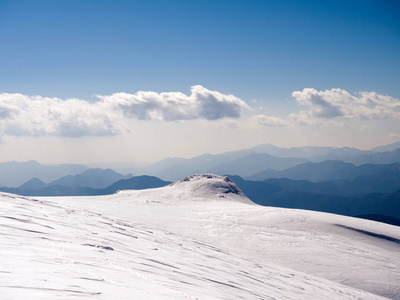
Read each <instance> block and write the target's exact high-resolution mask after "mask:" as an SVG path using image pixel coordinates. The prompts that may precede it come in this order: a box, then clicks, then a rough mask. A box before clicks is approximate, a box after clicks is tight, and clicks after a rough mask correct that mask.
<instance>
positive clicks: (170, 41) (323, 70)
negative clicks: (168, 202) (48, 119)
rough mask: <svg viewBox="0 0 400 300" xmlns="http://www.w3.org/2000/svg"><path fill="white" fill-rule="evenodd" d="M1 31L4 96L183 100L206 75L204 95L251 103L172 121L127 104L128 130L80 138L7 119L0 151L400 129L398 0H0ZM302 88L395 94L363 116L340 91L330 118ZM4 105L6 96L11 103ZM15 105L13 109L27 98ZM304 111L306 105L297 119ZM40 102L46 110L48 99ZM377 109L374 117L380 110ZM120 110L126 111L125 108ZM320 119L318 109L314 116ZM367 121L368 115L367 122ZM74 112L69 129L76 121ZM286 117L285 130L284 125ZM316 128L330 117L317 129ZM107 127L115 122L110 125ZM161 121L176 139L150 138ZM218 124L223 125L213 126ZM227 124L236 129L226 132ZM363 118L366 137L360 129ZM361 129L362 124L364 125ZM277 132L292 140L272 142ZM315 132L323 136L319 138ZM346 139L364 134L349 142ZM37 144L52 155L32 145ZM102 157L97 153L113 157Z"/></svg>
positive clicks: (379, 136) (383, 138)
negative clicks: (130, 110) (172, 95)
mask: <svg viewBox="0 0 400 300" xmlns="http://www.w3.org/2000/svg"><path fill="white" fill-rule="evenodd" d="M0 40H1V47H0V70H1V72H0V93H7V94H23V95H25V96H27V97H32V96H35V95H39V96H41V97H44V98H46V97H47V98H57V99H60V100H62V101H64V100H68V99H70V98H78V99H81V100H84V101H87V102H90V103H94V102H98V101H99V98H98V97H96V96H95V95H101V96H110V95H113V94H115V93H122V92H124V93H126V94H135V93H137V92H138V91H153V92H156V93H162V92H180V93H183V94H185V95H188V96H190V95H191V87H192V86H197V85H201V86H203V87H204V88H206V89H207V90H209V91H215V92H219V93H221V94H223V95H234V96H235V97H236V98H238V99H240V100H241V101H243V102H244V103H245V104H247V105H248V106H249V107H248V108H244V106H241V104H240V105H239V106H238V107H240V110H241V113H240V116H238V115H230V114H229V113H226V114H225V113H223V114H222V115H221V118H219V119H218V120H215V119H213V120H211V117H210V115H205V114H201V113H196V114H193V112H190V113H189V114H186V113H185V116H184V117H181V118H176V117H171V115H168V116H167V115H166V112H165V111H163V112H162V113H161V114H160V112H159V111H154V113H156V114H158V115H157V118H158V119H157V120H156V121H154V120H153V119H155V117H154V115H152V116H150V115H147V113H146V114H145V115H146V117H145V118H144V119H143V118H142V119H140V117H138V116H139V115H138V114H137V113H134V114H133V115H134V117H133V118H130V119H129V120H127V121H126V122H125V123H124V124H123V125H124V126H125V127H127V128H128V129H129V130H127V131H124V132H125V133H122V131H120V130H119V129H118V130H119V131H118V130H117V131H118V132H117V131H113V132H108V133H107V134H102V133H101V132H106V130H105V131H101V132H100V133H99V131H96V133H95V134H93V132H92V133H91V134H80V133H79V132H80V131H79V130H80V128H78V129H76V128H75V127H74V128H75V129H74V132H78V133H77V134H63V132H65V130H64V131H62V130H58V131H57V130H55V131H54V130H53V131H51V130H50V129H46V130H42V131H40V130H38V129H37V128H36V129H35V128H33V129H32V128H29V130H28V129H27V126H28V127H29V126H33V125H32V124H30V125H29V124H28V125H26V124H25V125H26V126H25V125H24V126H25V127H24V130H21V129H20V128H19V129H18V130H17V129H15V127H16V125H15V124H14V123H13V124H10V123H9V122H8V123H7V122H3V123H2V125H1V126H2V127H1V128H2V132H3V141H2V145H0V151H1V148H3V154H7V153H11V152H12V151H11V150H12V149H13V147H16V145H19V144H20V143H22V139H23V142H24V143H32V145H35V144H37V143H39V144H43V143H45V144H46V143H48V147H50V148H51V147H53V148H57V147H59V148H60V149H68V147H67V146H66V145H65V144H71V140H72V143H73V144H76V145H75V148H80V150H81V151H83V150H84V149H86V148H84V147H93V148H97V146H96V145H97V144H96V143H100V142H99V141H100V140H101V144H104V143H110V148H111V149H112V148H113V147H112V146H111V145H112V144H113V143H119V142H121V141H120V140H118V139H119V138H121V139H122V138H124V137H125V139H127V140H129V138H128V135H127V132H130V134H132V132H133V133H134V132H135V131H140V132H142V133H143V136H141V135H140V134H139V135H137V136H135V139H136V140H138V141H139V140H141V141H142V143H143V145H147V146H143V147H144V149H149V148H150V147H155V148H157V147H158V148H159V147H164V148H165V151H164V152H163V153H161V152H160V151H159V152H156V151H151V152H152V154H151V155H150V154H149V157H146V155H141V154H139V152H137V153H136V155H135V158H139V159H145V160H155V159H159V158H162V157H163V156H174V155H179V156H191V155H196V154H201V152H202V151H204V152H221V151H226V150H230V149H237V148H240V147H241V146H244V147H247V146H252V145H256V144H260V143H266V142H271V143H275V144H281V145H284V146H291V145H301V144H304V145H305V144H312V143H314V144H321V145H328V144H329V145H332V146H345V145H348V146H358V147H361V148H366V147H370V146H374V145H376V144H381V143H386V142H392V141H394V140H396V139H399V138H400V132H399V131H398V129H397V131H396V126H397V125H399V119H398V116H397V114H390V112H389V111H388V110H390V109H391V110H393V111H394V112H395V113H397V112H398V111H399V107H398V106H397V104H396V103H397V102H396V101H398V99H399V98H400V84H399V82H400V4H399V2H398V1H328V0H327V1H1V0H0ZM305 88H312V89H314V90H315V92H313V93H311V94H313V95H314V94H315V95H317V96H316V97H320V98H321V99H323V101H325V102H327V103H328V104H327V105H328V106H332V105H333V106H335V105H337V103H338V102H337V101H339V100H337V98H335V97H342V96H343V93H342V94H341V95H342V96H338V95H339V94H340V93H334V92H332V93H326V94H321V93H322V92H323V91H328V90H331V89H341V90H344V91H346V92H348V93H349V94H351V95H352V96H353V97H356V98H354V99H355V100H354V99H353V98H352V99H353V100H354V101H358V100H357V99H361V100H359V102H360V103H361V102H363V101H364V102H365V101H366V100H365V99H366V98H365V97H364V96H360V95H359V94H356V93H358V92H375V93H376V94H377V95H378V96H379V95H381V96H382V97H383V96H388V97H391V98H390V100H387V101H386V100H385V101H386V102H385V103H386V104H387V103H388V101H389V102H390V103H392V104H390V105H386V104H385V105H386V106H385V108H382V105H381V104H382V101H383V100H382V101H381V100H376V101H375V100H374V101H375V102H374V103H375V104H374V106H373V107H372V108H374V109H375V108H376V110H375V112H368V116H367V115H366V114H365V113H361V110H360V109H357V108H355V107H353V106H351V103H350V102H349V101H350V100H349V97H348V96H346V97H347V98H346V97H345V98H346V99H347V100H343V99H344V98H343V99H342V98H341V99H342V100H340V101H339V102H340V111H341V113H340V115H326V114H325V113H326V110H324V111H323V113H324V114H323V113H322V112H321V110H323V109H325V108H326V105H325V106H324V108H322V106H320V107H315V105H316V104H315V102H312V101H311V102H310V101H308V102H307V101H305V100H304V101H303V102H301V101H302V100H301V99H300V98H301V97H300V96H298V97H297V98H296V97H293V96H292V93H293V92H295V91H303V90H304V89H305ZM311 94H310V93H308V95H311ZM315 95H314V96H315ZM332 95H334V96H332ZM357 95H358V96H357ZM314 96H313V97H314ZM310 97H311V96H310ZM343 97H344V96H343ZM363 97H364V98H363ZM368 97H369V96H368ZM368 97H367V98H368ZM114 98H115V97H114ZM114 98H113V99H114ZM378 98H379V97H378ZM378 98H377V99H378ZM7 99H8V98H7ZM27 99H28V98H27ZM107 99H108V98H107ZM146 99H147V100H145V101H148V98H146ZM224 99H225V98H224ZM310 99H311V98H310ZM363 99H364V100H363ZM382 99H383V98H382ZM393 99H394V100H393ZM225 100H226V99H225ZM225 100H223V101H225ZM353 100H351V101H353ZM4 101H5V100H4ZM7 101H8V102H7V103H8V104H7V103H6V102H4V103H6V104H4V105H3V106H7V105H9V103H11V102H10V101H14V100H7ZM15 101H17V100H15ZM21 101H22V100H21ZM24 101H28V102H29V101H32V99H31V98H29V99H28V100H26V99H25V100H24ZM113 101H114V100H113ZM115 101H117V100H115ZM118 101H120V100H118ZM135 101H136V100H135ZM182 101H186V100H182ZM226 101H228V102H226V103H231V102H229V101H230V100H226ZM332 101H333V102H332ZM325 102H324V103H325ZM29 103H30V102H29ZM157 103H158V102H157ZM168 103H169V104H168ZM168 103H167V105H170V102H168ZM196 103H197V102H196ZM393 103H394V104H393ZM236 104H237V103H236ZM378 104H379V105H378ZM163 105H164V104H163ZM317 105H319V104H317ZM350 106H351V107H350ZM377 106H379V107H377ZM10 107H11V106H10ZM10 107H9V106H7V110H5V111H6V113H5V115H7V116H10V114H9V113H8V112H9V111H15V108H10ZM18 107H19V108H18V109H17V110H18V111H19V110H20V109H22V108H21V107H25V106H24V105H22V106H21V105H20V106H18ZM46 107H47V106H46ZM52 107H53V106H52ZM113 107H114V106H113ZM163 107H164V106H163ZM185 107H186V106H185ZM335 107H336V106H335ZM231 108H232V106H229V109H231ZM236 108H237V107H234V108H233V109H236ZM304 108H306V111H305V112H304V113H303V114H302V115H301V117H300V111H301V110H302V109H304ZM369 108H371V107H369ZM43 109H47V108H45V107H44V106H43ZM88 109H89V108H88ZM90 109H92V108H90ZM96 109H97V108H96ZM385 109H386V110H385ZM383 110H385V113H384V114H382V111H383ZM332 111H333V110H329V112H332ZM356 111H357V112H356ZM377 111H379V112H380V113H381V115H379V116H378V117H377V114H376V112H377ZM38 112H40V110H38ZM71 114H72V113H71ZM290 114H292V117H290ZM0 115H1V109H0ZM19 115H22V113H19ZM123 115H124V116H125V117H126V116H127V114H126V111H124V112H123ZM96 116H97V117H98V115H96ZM141 116H144V115H141ZM256 116H263V117H259V118H258V119H257V118H256ZM265 117H267V118H271V117H272V118H279V120H277V119H265ZM168 118H169V119H168ZM171 118H172V119H171ZM251 118H253V120H256V121H257V122H256V123H258V124H261V125H262V124H264V125H265V124H267V125H268V126H267V127H268V128H262V129H260V128H254V126H253V127H252V125H249V122H247V121H245V119H246V120H250V119H251ZM254 118H256V119H254ZM260 118H261V119H262V118H264V119H262V120H264V121H265V120H267V122H263V121H262V120H261V121H260ZM305 118H307V120H306V121H305ZM317 118H319V121H321V118H324V119H323V120H322V121H321V122H319V121H318V122H317ZM340 118H341V119H340ZM363 118H364V119H365V118H367V119H368V120H369V121H368V122H367V123H363V122H362V119H363ZM167 119H168V120H167ZM377 119H379V120H387V122H388V123H387V124H386V125H385V126H383V127H382V124H381V123H379V124H380V126H381V127H379V126H378V125H377V124H375V123H374V120H377ZM293 120H294V121H293ZM14 121H15V122H21V121H18V120H16V119H15V120H14ZM327 121H329V122H330V121H334V122H336V123H334V124H336V125H335V126H336V127H338V128H339V127H340V126H339V125H338V124H342V125H341V126H342V127H341V128H342V129H332V126H331V125H332V124H333V123H329V122H328V123H327ZM32 122H33V123H35V122H36V123H37V122H38V121H37V120H36V119H35V120H34V121H32ZM68 122H69V125H68V126H71V124H70V123H71V122H72V121H71V119H69V121H68ZM73 122H76V123H77V124H78V123H79V122H80V121H79V120H75V121H73ZM182 122H183V123H185V124H184V125H182ZM196 122H197V123H196ZM218 122H219V123H218ZM288 122H289V123H290V124H291V125H290V126H286V125H288V124H289V123H288ZM200 123H201V124H200ZM217 123H218V124H217ZM305 123H307V124H306V125H305ZM345 123H346V124H345ZM350 123H351V124H350ZM221 124H222V125H221ZM271 124H273V125H274V130H273V132H271V128H270V127H271V126H269V125H271ZM321 124H324V128H322V129H321V126H320V125H321ZM343 124H345V125H343ZM275 125H279V126H275ZM49 126H50V127H51V126H53V127H54V126H58V124H56V125H54V124H50V125H49ZM63 126H64V125H63ZM74 126H75V124H74ZM85 126H86V127H85V128H87V127H88V126H87V124H86V125H85ZM90 126H91V125H90ZM90 126H89V127H90ZM110 126H111V125H110ZM20 127H21V126H20ZM111 127H112V130H114V129H115V127H116V126H114V124H113V125H112V126H111ZM161 127H162V128H165V127H171V128H170V131H171V132H176V134H175V135H174V134H172V133H169V134H168V137H169V140H170V142H164V143H161V142H159V143H156V142H150V141H149V139H150V138H149V137H148V136H153V139H160V140H162V139H163V138H162V137H161V136H159V133H158V132H161V131H162V130H160V128H161ZM181 127H185V128H187V129H184V128H181ZM216 127H218V128H221V129H220V132H219V133H218V134H217V133H215V132H216V131H217V129H216ZM276 127H279V128H278V129H277V128H276ZM282 127H284V128H282ZM378 127H379V128H378ZM10 128H11V129H10ZM107 128H110V127H107ZM118 128H119V127H118ZM207 128H208V129H207ZM227 128H230V130H231V133H229V134H227V132H226V130H228V129H227ZM288 128H289V129H288ZM345 128H347V129H345ZM348 128H351V129H352V130H353V131H351V132H352V136H346V135H344V134H343V132H344V131H345V130H346V131H348V130H349V129H348ZM360 128H363V129H362V133H360V132H358V131H357V130H359V129H360ZM398 128H400V126H398ZM366 129H368V130H370V132H369V133H368V132H367V133H366V131H368V130H366ZM371 129H374V130H372V131H371ZM190 130H191V131H190ZM235 130H236V132H235ZM340 130H341V131H340ZM181 131H182V132H181ZM210 131H211V132H213V134H215V135H216V136H215V137H214V138H213V139H211V140H214V142H213V143H212V144H207V143H208V142H207V140H210V137H209V133H210ZM239 131H241V133H240V134H239ZM277 131H279V132H277ZM179 132H181V133H179ZM190 132H196V133H197V134H198V136H199V139H200V140H199V141H198V145H196V147H195V146H193V147H188V146H187V145H185V143H184V142H183V141H184V137H185V136H188V135H189V136H190V135H191V133H190ZM144 133H146V134H144ZM347 133H348V132H347ZM282 134H286V136H287V137H288V140H286V141H283V140H281V139H279V136H282ZM318 134H319V135H321V136H324V138H316V135H317V136H318ZM74 135H75V136H74ZM146 135H147V137H146ZM164 135H165V134H164ZM203 135H204V137H202V136H203ZM230 135H233V136H239V137H243V138H242V139H239V140H238V141H237V143H236V144H235V143H232V142H225V141H224V140H223V138H222V137H223V136H230ZM249 135H251V136H252V138H249V137H248V136H249ZM299 135H300V136H301V137H303V139H302V138H299ZM396 135H399V136H396ZM354 136H360V138H358V139H356V140H354ZM74 138H75V139H74ZM131 138H132V137H131ZM202 138H204V139H205V140H202ZM290 140H292V142H290ZM39 141H40V142H39ZM66 141H68V142H66ZM349 142H350V143H353V144H351V145H349ZM165 143H167V144H168V143H169V144H170V145H166V144H165ZM215 144H219V146H216V145H215ZM46 145H47V144H46ZM77 145H80V146H79V147H78V146H77ZM83 145H84V146H83ZM88 145H92V146H88ZM66 147H67V148H66ZM186 148H187V150H182V149H186ZM174 149H175V150H174ZM177 149H181V150H177ZM143 151H144V152H148V151H145V150H143ZM143 151H142V152H143ZM14 152H15V151H14ZM37 152H38V153H43V152H46V151H45V150H43V149H41V148H40V147H39V148H38V150H37ZM67 152H69V151H67ZM111 152H112V151H111V150H110V153H111ZM131 152H132V151H130V153H131ZM110 153H108V152H107V153H103V154H104V155H99V157H96V159H97V160H115V159H117V157H113V155H111V154H110ZM30 156H32V158H33V159H39V160H40V159H42V160H44V158H41V156H40V155H39V156H38V154H35V155H33V154H28V153H26V154H24V155H23V154H22V153H21V154H14V155H5V157H8V158H15V159H17V160H18V159H19V160H23V159H28V158H29V157H30ZM64 156H65V153H64V154H63V155H62V156H61V158H56V157H55V156H53V160H54V161H56V160H63V159H67V160H71V161H80V160H83V159H84V158H82V157H79V155H78V153H77V154H76V155H73V157H67V158H66V157H64ZM44 157H45V158H47V157H49V156H48V155H46V156H44ZM121 157H122V158H123V159H127V160H132V159H133V158H132V157H131V156H130V155H128V154H120V155H119V157H118V158H121Z"/></svg>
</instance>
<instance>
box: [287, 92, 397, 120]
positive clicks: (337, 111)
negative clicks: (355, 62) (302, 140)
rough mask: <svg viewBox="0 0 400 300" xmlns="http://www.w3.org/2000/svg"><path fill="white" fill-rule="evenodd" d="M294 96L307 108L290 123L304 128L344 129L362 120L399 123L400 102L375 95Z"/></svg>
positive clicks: (322, 94) (320, 94)
mask: <svg viewBox="0 0 400 300" xmlns="http://www.w3.org/2000/svg"><path fill="white" fill-rule="evenodd" d="M292 96H293V97H294V98H295V99H296V101H297V102H298V103H299V104H301V105H303V106H306V107H307V109H306V110H301V111H300V112H299V113H297V114H290V119H291V120H293V121H295V122H297V123H301V124H306V125H313V124H321V123H322V124H326V125H336V126H343V125H344V124H346V122H345V121H344V120H346V119H352V118H361V119H388V118H390V119H400V100H399V99H396V98H393V97H390V96H386V95H380V94H377V93H375V92H360V93H358V94H357V95H351V94H350V93H349V92H347V91H345V90H343V89H331V90H326V91H317V90H315V89H311V88H306V89H303V91H295V92H293V93H292Z"/></svg>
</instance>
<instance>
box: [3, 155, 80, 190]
mask: <svg viewBox="0 0 400 300" xmlns="http://www.w3.org/2000/svg"><path fill="white" fill-rule="evenodd" d="M86 169H88V167H87V166H85V165H77V164H60V165H55V166H50V165H42V164H40V163H38V162H37V161H33V160H32V161H26V162H16V161H10V162H4V163H0V185H1V186H8V187H16V186H20V185H21V184H23V183H25V182H26V181H28V180H30V179H32V178H35V177H36V178H38V179H39V180H41V181H44V182H49V181H52V180H56V179H58V178H60V177H63V176H67V175H76V174H79V173H81V172H83V171H85V170H86Z"/></svg>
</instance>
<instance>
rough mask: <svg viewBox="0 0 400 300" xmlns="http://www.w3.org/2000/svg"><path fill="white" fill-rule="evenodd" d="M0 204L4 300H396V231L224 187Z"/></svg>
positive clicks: (218, 181) (198, 181)
mask: <svg viewBox="0 0 400 300" xmlns="http://www.w3.org/2000/svg"><path fill="white" fill-rule="evenodd" d="M0 201H1V215H0V228H1V234H0V243H1V245H2V247H1V248H0V298H1V299H26V298H27V297H29V299H54V298H62V299H71V298H73V299H380V298H381V297H380V296H378V295H375V294H380V295H383V296H386V297H389V298H392V299H396V298H397V299H398V298H400V292H399V288H398V284H397V283H398V282H400V272H399V270H400V268H399V265H400V263H399V261H400V260H399V258H400V254H399V253H400V251H399V250H400V247H399V246H400V244H399V243H400V232H399V229H398V227H394V226H390V225H385V224H378V223H376V222H371V221H366V220H360V219H352V218H346V217H341V216H336V215H329V214H323V213H314V212H306V211H300V210H286V209H278V208H268V207H261V206H258V205H255V204H253V203H252V202H251V201H250V200H248V199H247V198H246V196H245V195H243V193H242V192H241V191H240V189H239V188H237V186H236V185H235V184H234V183H233V182H232V181H230V180H229V179H228V178H226V177H220V176H213V175H195V176H191V177H188V178H185V179H184V180H182V181H180V182H177V183H175V184H172V185H170V186H167V187H164V188H159V189H150V190H141V191H132V190H131V191H120V192H119V193H117V194H115V195H109V196H97V197H59V198H41V199H32V198H27V197H20V196H16V195H12V194H5V193H1V194H0ZM373 293H375V294H373Z"/></svg>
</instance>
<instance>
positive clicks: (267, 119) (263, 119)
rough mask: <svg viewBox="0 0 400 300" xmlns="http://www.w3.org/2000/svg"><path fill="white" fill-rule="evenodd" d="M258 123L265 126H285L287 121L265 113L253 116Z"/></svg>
mask: <svg viewBox="0 0 400 300" xmlns="http://www.w3.org/2000/svg"><path fill="white" fill-rule="evenodd" d="M253 118H254V119H255V120H256V121H257V123H258V124H259V125H262V126H266V127H280V126H287V125H288V124H289V122H288V121H286V120H284V119H281V118H279V117H272V116H266V115H257V116H254V117H253Z"/></svg>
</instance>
